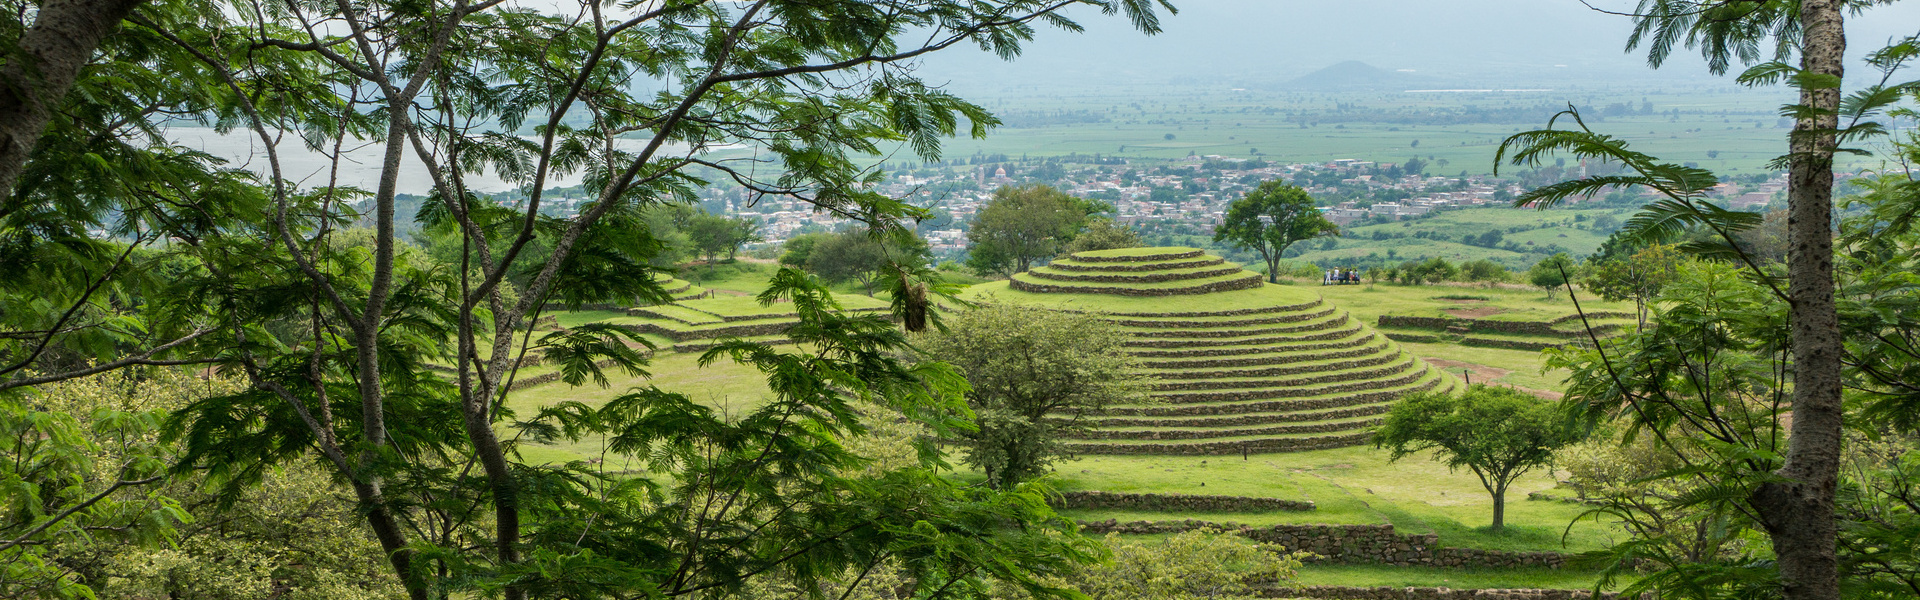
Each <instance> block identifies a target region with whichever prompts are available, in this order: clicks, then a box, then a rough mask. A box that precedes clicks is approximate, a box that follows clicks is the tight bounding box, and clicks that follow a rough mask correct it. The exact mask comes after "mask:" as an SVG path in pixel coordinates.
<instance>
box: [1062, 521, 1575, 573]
mask: <svg viewBox="0 0 1920 600" xmlns="http://www.w3.org/2000/svg"><path fill="white" fill-rule="evenodd" d="M1080 526H1081V529H1082V530H1083V531H1087V532H1090V533H1122V534H1163V533H1180V532H1184V531H1193V530H1196V529H1204V528H1214V529H1219V530H1222V531H1227V532H1231V533H1234V534H1237V535H1241V536H1245V537H1246V538H1248V539H1251V540H1254V541H1258V542H1263V543H1268V544H1276V545H1279V546H1282V547H1284V548H1286V549H1287V550H1289V551H1306V552H1312V553H1313V554H1314V555H1315V556H1314V557H1313V558H1310V559H1308V560H1307V562H1310V563H1333V564H1383V565H1395V566H1430V567H1545V568H1549V569H1558V568H1561V567H1564V566H1566V564H1567V555H1565V554H1560V553H1558V552H1507V551H1504V550H1481V549H1478V548H1445V547H1441V546H1440V537H1439V536H1437V535H1434V534H1430V533H1427V534H1414V535H1405V534H1401V533H1399V532H1396V531H1394V529H1393V525H1391V524H1388V525H1273V526H1269V527H1249V526H1246V525H1241V524H1238V523H1209V522H1206V521H1195V520H1185V521H1133V522H1128V523H1121V522H1118V521H1115V520H1113V519H1108V520H1106V521H1097V522H1091V523H1081V524H1080Z"/></svg>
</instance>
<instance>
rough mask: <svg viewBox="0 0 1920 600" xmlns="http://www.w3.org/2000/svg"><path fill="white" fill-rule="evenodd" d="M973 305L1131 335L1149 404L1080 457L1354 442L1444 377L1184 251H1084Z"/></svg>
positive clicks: (981, 292) (1092, 435)
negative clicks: (1049, 313) (1095, 318)
mask: <svg viewBox="0 0 1920 600" xmlns="http://www.w3.org/2000/svg"><path fill="white" fill-rule="evenodd" d="M970 295H971V297H972V298H973V299H975V300H987V301H998V302H1010V303H1015V304H1023V305H1031V306H1036V307H1043V308H1047V309H1051V310H1066V311H1076V312H1087V313H1094V314H1097V315H1099V317H1100V318H1101V319H1103V320H1106V321H1108V322H1111V323H1113V324H1115V325H1117V326H1119V327H1120V328H1122V329H1123V330H1125V331H1127V332H1129V333H1131V334H1133V335H1134V336H1135V338H1136V340H1135V341H1133V342H1131V343H1130V344H1129V347H1130V348H1131V350H1132V352H1133V354H1134V356H1135V357H1137V358H1139V359H1140V361H1141V362H1140V369H1141V372H1142V373H1144V374H1145V375H1146V376H1147V377H1149V378H1150V379H1151V381H1152V383H1151V385H1150V389H1151V390H1152V392H1153V393H1152V397H1151V401H1150V402H1143V403H1139V404H1131V405H1122V406H1116V407H1113V408H1111V409H1109V410H1108V411H1107V414H1106V415H1105V416H1103V417H1102V418H1099V419H1097V420H1095V421H1094V423H1093V424H1094V427H1093V429H1092V430H1091V431H1090V432H1089V433H1088V434H1086V435H1085V436H1084V437H1083V439H1080V440H1078V441H1077V442H1075V443H1074V444H1072V448H1073V450H1074V451H1076V452H1078V453H1082V454H1241V453H1259V452H1291V451H1300V450H1312V449H1320V448H1335V447H1341V446H1352V445H1357V444H1362V443H1364V442H1365V441H1366V439H1367V436H1368V435H1369V433H1368V430H1369V429H1370V428H1371V427H1372V426H1374V425H1375V424H1377V423H1378V422H1379V420H1380V415H1382V414H1384V413H1385V412H1386V410H1387V408H1388V407H1389V406H1390V405H1391V403H1392V401H1393V400H1394V399H1395V398H1397V397H1399V395H1401V394H1403V393H1406V392H1409V391H1416V390H1426V389H1433V388H1436V387H1440V388H1451V387H1452V386H1454V385H1455V383H1454V381H1453V379H1452V378H1451V377H1450V376H1447V375H1444V374H1441V373H1439V372H1437V371H1434V370H1432V369H1430V368H1428V367H1427V365H1426V364H1425V363H1424V362H1422V361H1421V360H1419V359H1418V358H1415V357H1414V356H1413V355H1411V354H1408V353H1406V352H1405V351H1403V350H1402V349H1401V348H1400V347H1399V346H1398V345H1397V344H1395V343H1394V342H1392V341H1391V340H1388V339H1386V338H1385V337H1383V336H1381V335H1380V334H1379V333H1378V332H1376V331H1374V330H1373V329H1372V328H1371V327H1369V326H1368V325H1366V324H1364V323H1361V322H1359V321H1357V320H1354V319H1353V318H1351V317H1350V316H1348V314H1347V313H1346V312H1345V311H1343V310H1341V309H1340V308H1339V307H1336V306H1333V305H1331V304H1328V303H1327V302H1325V301H1324V300H1322V299H1321V298H1320V295H1319V294H1317V293H1314V292H1312V291H1309V290H1305V289H1301V288H1294V287H1289V286H1276V285H1268V284H1266V283H1265V282H1264V281H1263V280H1262V278H1261V277H1260V276H1259V275H1258V274H1256V273H1253V272H1251V271H1247V270H1245V269H1242V268H1241V267H1240V265H1238V264H1235V263H1231V262H1227V261H1225V260H1224V259H1222V258H1220V257H1217V256H1211V255H1208V254H1206V253H1204V252H1203V251H1201V250H1197V249H1193V248H1181V247H1172V248H1165V247H1163V248H1131V249H1126V250H1105V251H1096V252H1083V253H1079V254H1075V255H1072V256H1071V257H1068V258H1063V259H1060V260H1055V261H1054V262H1053V263H1052V264H1050V265H1048V266H1045V267H1040V268H1036V269H1033V270H1032V271H1028V272H1026V273H1020V274H1016V275H1015V276H1014V277H1013V278H1012V279H1011V280H1009V281H1007V282H995V283H986V284H980V285H977V286H974V287H973V289H972V290H971V291H970Z"/></svg>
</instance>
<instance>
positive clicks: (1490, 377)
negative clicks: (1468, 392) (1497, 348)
mask: <svg viewBox="0 0 1920 600" xmlns="http://www.w3.org/2000/svg"><path fill="white" fill-rule="evenodd" d="M1420 358H1421V359H1422V360H1425V361H1427V364H1430V365H1433V366H1436V367H1440V368H1442V369H1446V370H1447V371H1449V372H1458V371H1460V370H1462V369H1465V370H1466V371H1468V372H1470V373H1472V374H1473V381H1475V382H1479V383H1486V384H1492V383H1494V382H1496V381H1498V380H1499V379H1500V378H1501V377H1506V376H1507V375H1508V374H1510V373H1513V371H1511V370H1508V369H1502V368H1499V367H1489V366H1486V365H1483V364H1478V363H1470V362H1466V361H1459V360H1451V359H1445V358H1430V357H1425V356H1422V357H1420ZM1507 387H1510V388H1513V389H1516V390H1520V391H1522V392H1526V393H1529V394H1533V395H1535V396H1539V397H1541V398H1545V399H1548V400H1559V399H1560V396H1561V393H1560V392H1554V391H1548V390H1536V389H1533V388H1524V387H1520V386H1516V385H1508V386H1507Z"/></svg>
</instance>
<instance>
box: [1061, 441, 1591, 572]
mask: <svg viewBox="0 0 1920 600" xmlns="http://www.w3.org/2000/svg"><path fill="white" fill-rule="evenodd" d="M1054 477H1055V483H1056V485H1058V486H1059V487H1060V488H1061V489H1063V490H1101V491H1109V492H1140V493H1175V494H1221V495H1238V496H1264V497H1273V498H1286V499H1292V500H1311V501H1313V502H1314V503H1315V505H1316V510H1314V511H1311V512H1272V513H1210V512H1149V511H1117V510H1075V511H1068V514H1070V515H1071V516H1073V517H1074V518H1077V519H1082V520H1104V519H1109V518H1112V519H1119V520H1122V521H1135V520H1141V521H1159V520H1178V519H1199V520H1205V521H1216V522H1226V521H1231V522H1236V523H1244V524H1247V525H1256V526H1258V525H1276V524H1307V523H1330V524H1378V523H1391V524H1393V526H1394V528H1395V529H1396V530H1397V531H1399V532H1401V533H1407V534H1417V533H1433V534H1438V535H1439V536H1440V543H1441V544H1442V545H1445V546H1454V547H1468V548H1486V549H1498V550H1548V551H1555V552H1579V551H1586V550H1593V549H1598V548H1601V547H1604V546H1607V545H1610V544H1611V543H1613V542H1615V541H1618V539H1617V538H1618V532H1617V531H1616V530H1614V529H1613V528H1611V527H1608V526H1605V525H1600V524H1595V523H1593V522H1591V521H1581V522H1580V523H1578V524H1575V525H1574V526H1573V527H1572V529H1571V530H1568V529H1567V528H1568V525H1569V523H1572V522H1573V519H1574V518H1575V517H1577V516H1578V515H1579V514H1580V513H1581V512H1583V509H1582V507H1580V506H1578V505H1573V504H1566V503H1561V502H1542V501H1527V500H1526V499H1525V498H1526V497H1527V493H1528V492H1533V491H1539V490H1545V489H1550V488H1552V487H1553V486H1554V480H1553V478H1552V477H1550V476H1549V475H1548V474H1547V473H1545V472H1544V471H1537V472H1534V473H1529V474H1527V475H1526V476H1523V477H1521V478H1520V479H1519V480H1518V481H1515V482H1514V484H1513V487H1512V488H1511V489H1509V490H1508V492H1507V493H1508V495H1507V527H1506V529H1505V530H1503V531H1500V532H1494V531H1491V530H1489V529H1488V528H1487V526H1488V525H1489V524H1490V523H1491V522H1492V517H1493V509H1492V502H1493V501H1492V499H1491V498H1490V497H1489V496H1488V495H1487V492H1486V490H1485V489H1483V488H1481V486H1480V481H1479V479H1478V478H1475V477H1474V476H1473V474H1472V473H1470V472H1467V471H1460V472H1457V473H1449V472H1448V471H1447V469H1446V467H1444V466H1441V465H1439V464H1438V463H1434V462H1432V461H1430V460H1427V459H1426V457H1423V456H1411V457H1407V458H1404V459H1401V460H1400V461H1399V462H1388V461H1387V453H1386V452H1385V451H1382V450H1375V449H1373V448H1371V447H1351V448H1337V449H1332V450H1316V451H1312V452H1293V453H1280V454H1259V455H1254V456H1252V457H1251V458H1250V459H1249V460H1246V461H1242V460H1241V459H1240V457H1238V456H1088V457H1083V458H1081V459H1079V460H1076V461H1072V462H1066V463H1062V464H1060V465H1059V467H1058V471H1057V473H1056V474H1055V476H1054ZM1563 533H1566V534H1567V537H1566V540H1565V544H1564V545H1563V544H1562V539H1561V536H1562V534H1563Z"/></svg>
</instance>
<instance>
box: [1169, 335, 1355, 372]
mask: <svg viewBox="0 0 1920 600" xmlns="http://www.w3.org/2000/svg"><path fill="white" fill-rule="evenodd" d="M1347 333H1348V335H1349V336H1351V337H1346V338H1345V339H1339V338H1335V341H1330V342H1309V343H1300V344H1288V345H1286V347H1284V348H1279V347H1271V346H1260V345H1249V346H1224V347H1208V348H1176V349H1167V350H1135V351H1133V355H1134V356H1135V357H1139V358H1201V357H1208V356H1244V355H1248V354H1272V353H1275V352H1287V353H1291V352H1312V351H1316V350H1330V349H1336V348H1351V347H1354V346H1358V345H1361V344H1368V343H1372V342H1374V341H1377V340H1376V339H1375V338H1374V336H1373V335H1371V334H1368V335H1352V334H1354V333H1359V329H1357V328H1355V329H1353V330H1350V331H1348V332H1347ZM1151 368H1166V367H1151Z"/></svg>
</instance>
